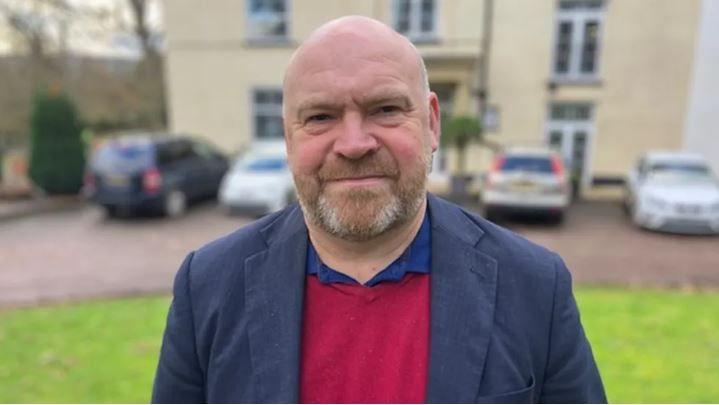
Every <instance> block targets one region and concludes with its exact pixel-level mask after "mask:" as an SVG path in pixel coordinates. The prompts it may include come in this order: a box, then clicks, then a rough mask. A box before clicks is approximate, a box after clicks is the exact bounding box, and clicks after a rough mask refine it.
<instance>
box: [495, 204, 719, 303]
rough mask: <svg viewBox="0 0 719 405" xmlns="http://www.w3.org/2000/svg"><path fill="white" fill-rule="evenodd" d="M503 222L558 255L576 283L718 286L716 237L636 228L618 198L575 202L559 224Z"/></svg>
mask: <svg viewBox="0 0 719 405" xmlns="http://www.w3.org/2000/svg"><path fill="white" fill-rule="evenodd" d="M503 225H505V226H508V227H509V228H511V229H513V230H515V231H517V232H519V233H521V234H522V235H524V236H526V237H527V238H529V239H530V240H532V241H534V242H537V243H539V244H541V245H544V246H546V247H548V248H550V249H552V250H554V251H556V252H558V253H559V254H561V255H562V257H563V258H564V259H565V262H566V263H567V265H568V266H569V268H570V269H571V271H572V274H573V276H574V279H575V281H577V282H584V283H593V284H625V285H637V286H647V285H656V286H673V287H692V288H712V289H716V288H719V237H717V236H686V235H671V234H661V233H654V232H649V231H644V230H641V229H638V228H636V227H634V226H633V225H632V224H631V223H630V221H629V219H628V218H626V216H625V215H624V211H623V210H622V208H621V205H620V204H619V203H618V202H582V203H577V204H575V205H574V206H572V207H571V210H570V212H569V214H568V217H567V220H566V222H565V223H564V224H562V225H561V226H552V225H549V224H546V222H545V223H542V222H538V221H535V222H534V223H529V224H528V223H526V222H525V223H520V222H516V221H511V222H507V223H503Z"/></svg>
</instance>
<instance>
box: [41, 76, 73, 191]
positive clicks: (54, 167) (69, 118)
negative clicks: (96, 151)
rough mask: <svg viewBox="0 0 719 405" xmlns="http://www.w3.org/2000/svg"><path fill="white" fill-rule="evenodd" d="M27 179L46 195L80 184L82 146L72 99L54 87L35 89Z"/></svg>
mask: <svg viewBox="0 0 719 405" xmlns="http://www.w3.org/2000/svg"><path fill="white" fill-rule="evenodd" d="M30 129H31V136H30V169H29V175H30V179H32V181H33V182H34V183H35V185H36V186H38V187H39V188H41V189H42V190H44V191H45V192H47V193H48V194H75V193H77V192H78V191H79V190H80V188H81V187H82V177H83V172H84V170H85V148H84V144H83V142H82V138H81V132H82V127H81V124H80V120H79V118H78V115H77V110H76V108H75V105H74V104H73V102H72V101H71V100H70V99H69V98H68V97H67V96H66V95H65V94H63V93H61V92H60V91H58V90H52V89H51V90H50V91H45V90H43V91H39V92H38V93H37V94H36V95H35V97H34V99H33V108H32V116H31V119H30Z"/></svg>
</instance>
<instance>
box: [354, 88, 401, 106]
mask: <svg viewBox="0 0 719 405" xmlns="http://www.w3.org/2000/svg"><path fill="white" fill-rule="evenodd" d="M388 102H389V103H399V104H401V105H402V107H404V108H408V107H411V106H412V100H411V99H410V98H409V96H408V95H407V94H405V93H404V92H401V91H385V92H379V93H375V94H370V95H368V96H367V97H365V98H364V100H361V101H360V104H361V105H362V106H364V107H368V106H369V107H372V106H376V105H378V104H384V103H388Z"/></svg>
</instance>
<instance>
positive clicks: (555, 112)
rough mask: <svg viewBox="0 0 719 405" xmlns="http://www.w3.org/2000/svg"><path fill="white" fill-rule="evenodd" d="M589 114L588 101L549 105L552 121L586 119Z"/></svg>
mask: <svg viewBox="0 0 719 405" xmlns="http://www.w3.org/2000/svg"><path fill="white" fill-rule="evenodd" d="M591 115H592V105H591V104H589V103H553V104H552V105H551V106H550V107H549V118H550V119H551V120H552V121H587V120H589V119H591Z"/></svg>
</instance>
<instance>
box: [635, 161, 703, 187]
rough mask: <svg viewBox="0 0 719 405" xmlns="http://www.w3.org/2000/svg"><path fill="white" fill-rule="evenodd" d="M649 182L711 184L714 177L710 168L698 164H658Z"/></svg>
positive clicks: (654, 165)
mask: <svg viewBox="0 0 719 405" xmlns="http://www.w3.org/2000/svg"><path fill="white" fill-rule="evenodd" d="M649 180H650V181H651V182H652V183H661V184H687V183H711V182H714V176H713V175H712V173H711V170H710V169H709V167H707V166H705V165H701V164H696V163H656V164H653V165H652V167H651V170H650V175H649Z"/></svg>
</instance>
